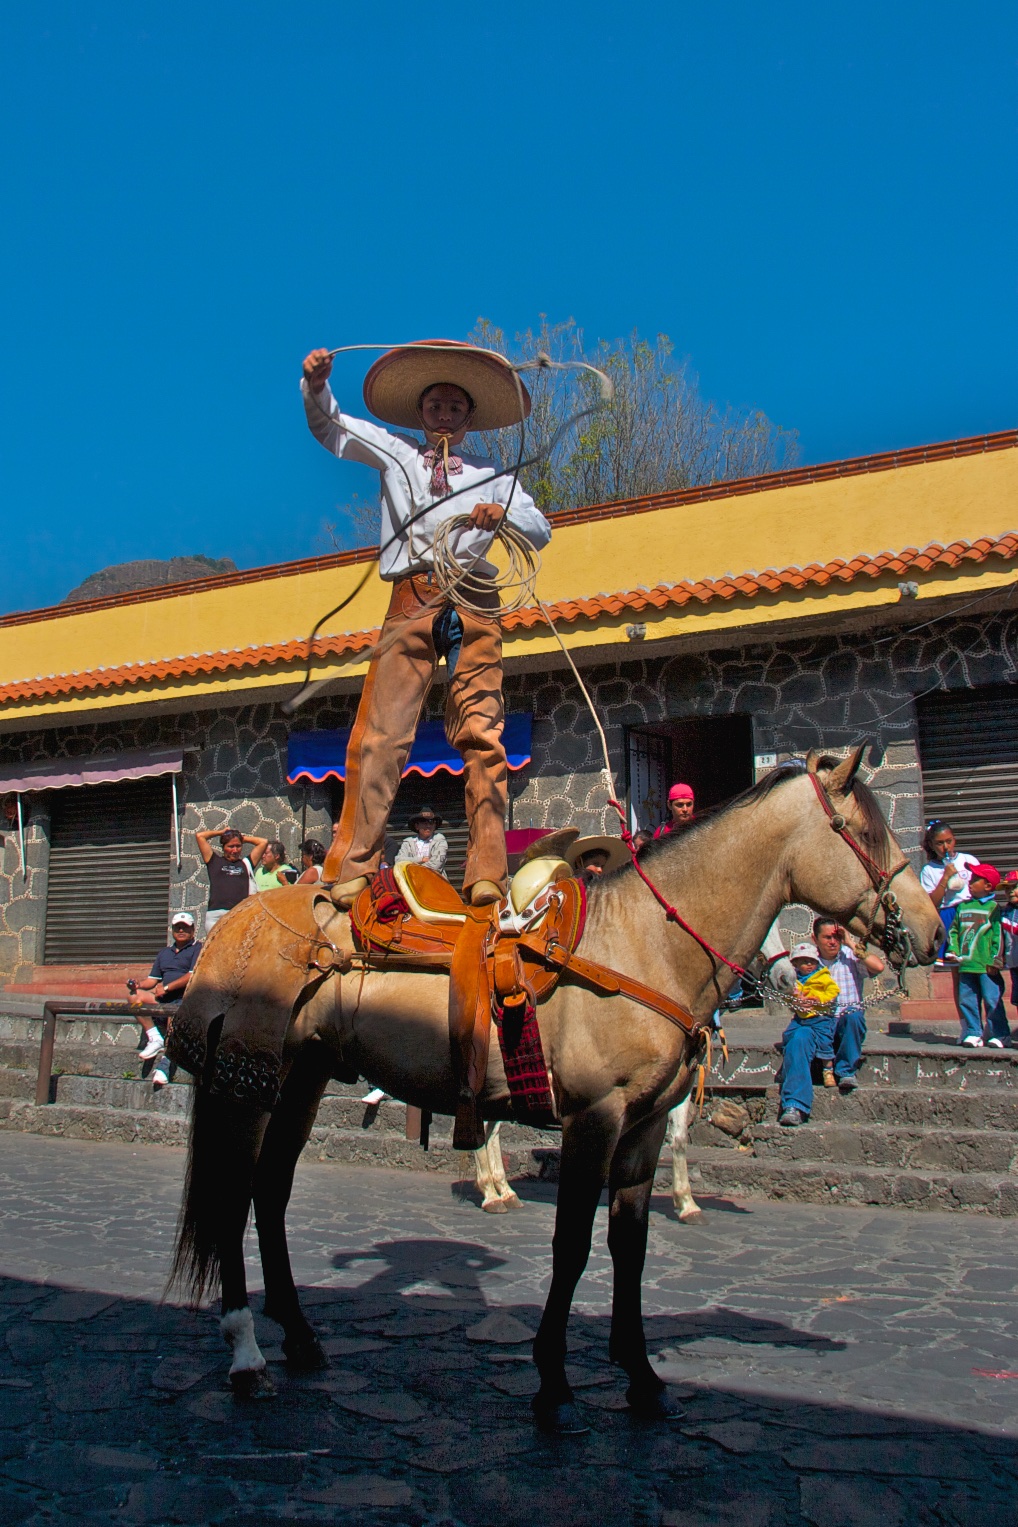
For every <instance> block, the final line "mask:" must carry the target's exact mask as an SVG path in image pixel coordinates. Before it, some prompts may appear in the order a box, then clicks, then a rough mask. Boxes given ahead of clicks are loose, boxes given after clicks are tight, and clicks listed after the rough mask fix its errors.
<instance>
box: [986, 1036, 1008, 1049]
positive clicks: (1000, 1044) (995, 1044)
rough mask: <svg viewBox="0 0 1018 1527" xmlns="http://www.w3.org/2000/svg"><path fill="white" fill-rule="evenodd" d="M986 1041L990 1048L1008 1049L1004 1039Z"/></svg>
mask: <svg viewBox="0 0 1018 1527" xmlns="http://www.w3.org/2000/svg"><path fill="white" fill-rule="evenodd" d="M986 1043H987V1044H988V1045H989V1047H990V1049H991V1050H1006V1049H1008V1041H1007V1040H1006V1039H988V1040H987V1041H986Z"/></svg>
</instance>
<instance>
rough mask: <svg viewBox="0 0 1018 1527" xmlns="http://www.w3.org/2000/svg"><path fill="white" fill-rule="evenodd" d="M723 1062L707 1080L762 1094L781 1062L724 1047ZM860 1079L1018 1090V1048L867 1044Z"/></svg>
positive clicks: (871, 1083)
mask: <svg viewBox="0 0 1018 1527" xmlns="http://www.w3.org/2000/svg"><path fill="white" fill-rule="evenodd" d="M728 1053H729V1058H728V1062H727V1064H726V1063H724V1062H722V1061H721V1060H720V1058H719V1057H717V1056H715V1068H714V1073H713V1077H712V1080H714V1081H720V1082H723V1083H725V1084H726V1085H727V1086H729V1087H735V1088H741V1089H748V1090H752V1089H754V1088H755V1089H756V1090H757V1091H760V1090H765V1089H766V1088H767V1087H768V1086H771V1085H772V1084H773V1082H774V1076H775V1073H776V1072H777V1069H778V1067H779V1065H780V1063H781V1054H780V1051H779V1050H778V1049H777V1048H776V1047H775V1046H774V1045H767V1044H761V1045H738V1046H737V1045H731V1044H730V1045H729V1052H728ZM859 1075H860V1079H861V1080H862V1081H863V1082H864V1083H865V1084H866V1086H868V1087H915V1086H918V1087H921V1088H923V1089H924V1090H925V1089H927V1088H931V1087H951V1088H968V1087H988V1086H994V1087H996V1086H1001V1087H1018V1050H990V1049H985V1050H968V1049H965V1048H964V1047H962V1046H961V1045H957V1044H950V1045H949V1044H937V1043H929V1044H922V1043H915V1042H912V1043H910V1042H909V1041H908V1040H907V1039H893V1040H888V1041H883V1042H881V1041H880V1040H879V1039H878V1040H872V1041H871V1040H868V1041H867V1043H866V1055H865V1060H864V1064H863V1069H862V1070H861V1072H860V1073H859Z"/></svg>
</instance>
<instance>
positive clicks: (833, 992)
mask: <svg viewBox="0 0 1018 1527" xmlns="http://www.w3.org/2000/svg"><path fill="white" fill-rule="evenodd" d="M789 959H790V960H791V962H792V968H793V969H794V971H795V975H796V989H795V996H794V1002H795V1010H794V1012H793V1015H792V1021H791V1023H790V1024H789V1025H788V1028H787V1029H786V1030H785V1032H784V1033H783V1034H782V1036H781V1046H782V1060H781V1070H780V1071H779V1072H778V1083H779V1086H780V1089H781V1092H780V1109H779V1113H778V1123H779V1124H783V1125H784V1126H785V1128H786V1129H795V1128H797V1126H798V1125H800V1124H805V1123H806V1121H807V1119H808V1118H809V1116H810V1114H811V1113H812V1112H813V1078H812V1075H811V1070H812V1065H813V1062H814V1061H815V1060H819V1061H820V1062H821V1063H822V1065H823V1066H824V1073H825V1080H826V1073H827V1070H828V1069H829V1067H830V1065H831V1062H832V1061H833V1059H834V1008H835V1004H836V1003H837V1000H838V983H837V981H835V979H834V977H833V976H832V975H831V973H830V971H829V970H827V969H825V967H824V965H823V964H822V962H821V959H820V951H819V950H818V949H817V946H816V945H815V944H808V943H806V944H796V945H795V947H794V948H793V950H792V952H791V954H790V955H789Z"/></svg>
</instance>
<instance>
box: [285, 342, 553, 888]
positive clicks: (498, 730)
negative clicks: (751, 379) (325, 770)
mask: <svg viewBox="0 0 1018 1527" xmlns="http://www.w3.org/2000/svg"><path fill="white" fill-rule="evenodd" d="M331 370H332V361H331V358H330V356H329V352H328V351H327V350H313V351H312V352H311V354H310V355H309V356H308V357H307V359H306V360H305V361H304V378H303V381H302V383H301V390H302V392H303V394H304V406H305V409H306V411H307V419H308V427H309V428H310V430H311V433H312V434H313V435H314V437H315V439H316V440H318V441H319V442H320V443H321V444H322V445H323V446H324V447H325V448H326V450H328V451H331V452H332V453H333V455H335V456H339V457H343V458H344V459H346V460H348V461H357V462H361V463H363V464H364V465H366V466H371V467H375V468H377V470H378V471H379V473H380V474H381V510H382V513H381V534H380V541H381V552H380V557H379V572H380V574H381V577H382V578H383V579H385V580H386V581H387V582H389V583H391V584H392V585H393V590H392V599H391V601H390V603H389V610H388V614H387V615H386V617H385V623H384V625H383V626H382V631H381V635H380V637H379V640H378V643H377V644H376V647H375V652H374V656H373V657H372V659H371V665H370V667H369V669H368V674H367V678H366V679H365V682H364V689H363V692H362V694H361V700H360V704H359V706H358V709H357V718H356V721H355V722H354V727H353V731H352V733H351V736H350V741H349V744H348V747H347V755H346V790H345V794H344V798H343V812H342V815H341V817H340V821H339V825H338V827H337V829H336V836H335V838H334V840H333V843H332V847H331V848H330V850H329V855H328V858H327V859H326V862H325V870H324V875H323V879H324V880H325V881H326V882H333V886H332V898H333V900H334V902H335V903H336V905H337V906H338V907H341V908H342V907H348V906H350V904H351V903H352V901H353V900H354V898H355V896H356V895H357V894H358V892H359V891H360V890H362V889H363V887H364V886H365V885H367V883H368V880H369V878H370V876H371V875H373V874H374V873H375V871H376V870H377V868H378V864H379V861H380V859H381V855H382V850H383V846H384V840H385V827H386V822H387V820H388V817H389V812H390V811H391V809H392V805H393V801H394V800H395V797H396V791H397V789H398V787H399V782H400V778H401V776H402V773H403V769H404V766H405V764H406V761H407V756H408V754H409V752H410V747H411V744H412V742H413V739H414V733H415V731H416V729H417V722H418V719H419V717H420V714H421V710H422V708H423V706H424V703H425V700H426V699H427V695H428V691H429V690H430V688H431V685H432V683H433V681H434V678H435V674H436V671H437V668H438V662H439V659H440V658H442V657H444V658H445V659H446V663H447V666H448V670H449V698H448V702H447V704H446V711H445V729H446V735H447V737H448V739H449V741H450V743H452V745H453V746H454V747H455V748H456V749H457V750H458V751H459V753H460V754H461V756H462V758H463V764H464V784H465V794H466V813H467V822H468V825H469V840H468V844H467V855H466V867H465V871H464V879H463V886H464V894H465V895H467V896H468V898H469V900H470V901H471V902H472V903H473V904H474V905H475V906H482V905H485V904H486V903H489V902H492V901H497V900H498V899H499V897H500V896H501V895H503V894H504V893H505V890H506V887H507V884H508V867H507V863H506V849H505V813H506V798H507V779H508V768H507V763H506V755H505V748H504V747H503V745H502V724H503V720H504V710H503V704H502V640H501V630H500V627H499V614H498V611H499V600H498V593H497V590H496V589H494V588H492V590H491V595H490V601H488V602H489V603H490V614H489V613H485V614H483V615H478V614H477V613H476V611H468V610H466V609H464V608H461V607H459V606H458V605H457V603H456V600H455V597H453V598H452V599H447V598H446V597H444V596H443V595H442V594H441V592H440V591H439V589H438V585H437V583H436V581H435V574H434V555H433V543H434V537H435V533H436V531H437V530H438V528H439V526H440V525H442V524H443V523H444V522H446V521H448V520H452V519H455V518H457V517H459V516H465V517H466V520H467V523H466V524H463V525H461V526H458V527H456V529H455V530H453V531H452V532H450V537H449V539H450V547H451V550H452V551H453V553H454V555H455V556H456V557H457V559H458V560H459V561H460V562H463V563H467V564H468V565H472V572H473V574H474V576H475V578H476V576H477V575H480V576H481V577H482V578H484V577H490V576H491V575H492V574H493V573H494V568H493V567H492V566H491V564H490V563H489V562H487V561H486V559H485V558H484V553H485V552H486V551H487V549H488V547H489V546H490V545H491V542H492V539H493V537H494V535H495V533H496V532H497V530H498V528H499V526H500V525H501V524H502V522H503V520H504V519H508V522H509V523H510V524H512V525H513V526H514V527H515V528H516V530H518V531H519V532H520V533H521V534H522V535H524V536H525V537H526V538H527V540H529V541H530V543H531V545H533V546H534V547H536V548H537V549H540V548H541V547H542V546H544V545H546V544H547V542H548V540H549V539H550V537H551V527H550V526H549V524H548V521H547V520H546V519H545V517H544V515H543V514H541V512H540V510H539V509H538V508H537V506H536V504H535V503H534V501H533V499H532V498H531V497H530V495H529V494H528V493H525V492H524V491H523V489H522V488H520V486H519V485H518V484H517V483H515V482H514V479H513V476H512V474H508V475H503V476H499V477H494V476H493V473H494V471H495V467H494V465H493V463H492V462H491V461H489V460H487V459H485V458H484V457H480V456H468V455H465V454H462V453H460V452H459V451H458V449H457V448H458V447H459V445H460V444H461V442H462V440H463V438H464V436H465V435H466V433H467V431H468V430H492V429H503V428H507V427H509V426H511V425H516V424H521V423H522V421H523V420H524V419H525V418H526V416H527V415H528V414H529V412H530V397H529V394H528V393H527V390H526V388H525V387H524V386H523V384H522V383H521V382H520V381H519V379H518V377H517V376H516V374H515V372H514V371H513V370H512V368H511V366H510V365H509V363H508V361H506V360H505V358H504V357H503V356H501V355H497V354H495V353H494V352H493V351H488V350H481V349H478V348H477V347H475V346H467V345H461V344H455V343H452V342H450V341H444V340H434V341H427V342H425V343H423V344H422V345H419V346H417V345H415V346H406V347H401V348H399V349H396V350H390V351H388V352H387V353H386V354H385V355H383V356H382V357H381V358H380V359H379V360H378V361H376V362H375V364H374V365H373V366H372V367H371V370H370V371H369V372H368V375H367V377H366V378H365V382H364V401H365V403H366V404H367V407H368V409H369V411H370V412H371V413H373V414H374V415H375V416H376V418H378V419H382V420H384V421H385V423H386V424H394V425H396V426H401V427H403V428H406V429H416V430H421V431H423V433H424V436H425V444H421V443H420V441H418V440H415V439H413V438H412V437H410V436H408V435H404V434H393V433H392V432H391V431H389V430H387V429H382V428H381V427H380V426H379V425H378V424H373V423H369V422H368V421H366V420H363V419H357V418H351V417H349V416H348V415H346V414H344V413H341V411H340V409H339V405H338V404H337V402H336V400H335V398H334V397H333V395H332V392H331V390H330V388H329V386H328V378H329V375H330V372H331ZM454 452H455V454H453V453H454ZM453 494H455V497H452V496H451V495H453ZM510 495H511V503H510ZM422 511H424V512H423V513H422ZM419 514H420V515H421V517H420V518H416V516H417V515H419ZM411 522H412V523H411ZM475 559H479V560H475ZM470 597H471V603H472V604H474V605H480V606H482V607H484V606H485V600H486V594H485V591H484V590H483V589H482V590H481V591H480V592H477V591H476V590H472V591H471V596H470Z"/></svg>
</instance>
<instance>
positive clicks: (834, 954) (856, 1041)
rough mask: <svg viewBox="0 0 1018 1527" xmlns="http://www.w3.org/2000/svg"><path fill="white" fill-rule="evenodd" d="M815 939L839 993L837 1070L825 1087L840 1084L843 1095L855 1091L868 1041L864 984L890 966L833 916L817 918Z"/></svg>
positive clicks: (835, 1049) (836, 1033)
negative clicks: (863, 1052) (863, 998)
mask: <svg viewBox="0 0 1018 1527" xmlns="http://www.w3.org/2000/svg"><path fill="white" fill-rule="evenodd" d="M813 938H814V941H815V943H816V946H817V948H818V949H819V951H820V960H821V963H822V964H823V965H824V966H826V968H827V969H828V970H829V971H830V973H831V975H832V976H833V977H834V979H835V981H836V982H837V983H838V993H839V995H838V1001H837V1004H836V1006H835V1009H834V1071H833V1074H832V1075H831V1076H830V1077H828V1075H827V1073H826V1071H825V1074H824V1086H825V1087H833V1086H834V1085H835V1084H837V1086H838V1087H839V1088H840V1090H841V1091H842V1092H846V1093H847V1092H854V1091H855V1089H856V1087H858V1085H859V1083H858V1081H857V1080H856V1072H857V1071H858V1069H859V1067H860V1066H861V1065H862V1047H863V1044H864V1043H865V1040H866V1013H865V1009H864V1008H863V1003H862V989H863V983H864V982H865V980H866V977H867V976H879V975H882V974H883V972H884V970H885V969H886V966H885V965H884V962H883V960H882V959H881V958H880V955H879V954H877V953H875V951H874V950H872V949H867V948H866V946H865V945H864V944H857V943H856V942H855V940H854V939H853V938H852V937H851V936H850V935H849V934H848V932H847V931H846V930H845V929H844V928H842V926H841V925H840V923H837V922H835V920H834V919H833V918H832V917H818V918H816V919H815V921H814V923H813Z"/></svg>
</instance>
